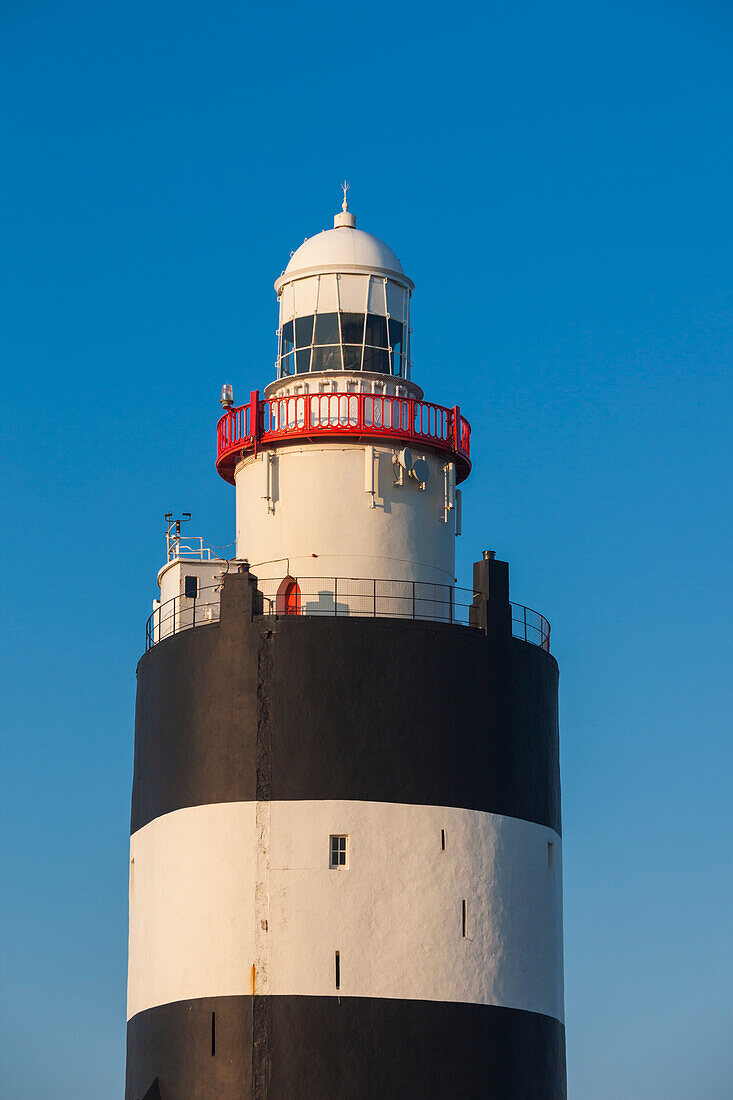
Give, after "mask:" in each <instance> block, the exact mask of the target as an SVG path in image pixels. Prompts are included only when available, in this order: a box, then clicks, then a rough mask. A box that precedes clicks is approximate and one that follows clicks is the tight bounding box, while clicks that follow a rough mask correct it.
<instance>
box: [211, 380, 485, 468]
mask: <svg viewBox="0 0 733 1100" xmlns="http://www.w3.org/2000/svg"><path fill="white" fill-rule="evenodd" d="M298 436H300V437H302V436H308V437H310V438H319V437H323V436H362V437H364V438H375V437H376V438H385V439H395V440H398V441H399V442H401V443H412V444H420V443H424V444H427V445H428V446H430V447H435V448H437V449H438V450H442V451H448V452H449V453H451V454H452V455H453V456H454V458H455V462H456V480H457V481H463V480H464V478H466V477H468V475H469V473H470V472H471V457H470V455H471V426H470V424H469V423H468V421H467V420H466V419H464V417H462V416H461V411H460V409H459V408H458V406H457V405H456V406H455V407H454V408H452V409H446V408H444V407H443V406H442V405H434V404H433V403H432V402H430V401H415V400H414V399H412V398H408V397H391V396H389V395H388V394H373V393H310V394H296V395H293V396H283V397H270V398H266V399H265V400H263V401H260V400H259V394H258V392H257V391H256V390H253V391H252V394H251V396H250V400H249V402H248V404H246V405H240V407H239V408H237V409H230V410H229V411H228V412H226V413H225V414H224V416H222V418H221V420H220V421H219V425H218V436H217V461H216V468H217V470H218V471H219V473H220V474H221V476H222V477H223V478H224V479H225V481H230V482H233V481H234V467H235V465H236V462H237V460H238V458H239V457H240V455H241V454H242V453H243V452H245V453H246V452H247V451H249V450H256V448H257V447H258V446H259V445H263V446H269V445H271V444H277V443H282V442H285V441H287V440H289V439H293V438H295V437H298Z"/></svg>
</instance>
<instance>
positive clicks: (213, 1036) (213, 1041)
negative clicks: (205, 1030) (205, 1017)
mask: <svg viewBox="0 0 733 1100" xmlns="http://www.w3.org/2000/svg"><path fill="white" fill-rule="evenodd" d="M215 1054H216V1013H215V1012H212V1013H211V1057H212V1058H213V1057H214V1055H215Z"/></svg>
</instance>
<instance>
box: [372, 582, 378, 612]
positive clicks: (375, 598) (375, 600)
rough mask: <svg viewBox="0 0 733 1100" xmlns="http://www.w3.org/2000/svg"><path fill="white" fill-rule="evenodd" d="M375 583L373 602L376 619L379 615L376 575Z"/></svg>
mask: <svg viewBox="0 0 733 1100" xmlns="http://www.w3.org/2000/svg"><path fill="white" fill-rule="evenodd" d="M373 584H374V599H373V602H372V609H373V613H374V614H373V618H375V619H376V617H377V578H376V577H374V578H373Z"/></svg>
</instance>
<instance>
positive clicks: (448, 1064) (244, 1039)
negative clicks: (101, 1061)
mask: <svg viewBox="0 0 733 1100" xmlns="http://www.w3.org/2000/svg"><path fill="white" fill-rule="evenodd" d="M212 1035H213V1037H214V1045H213V1047H212ZM212 1049H213V1053H212ZM156 1077H158V1079H159V1086H160V1095H161V1096H162V1097H165V1100H212V1098H213V1097H216V1098H217V1100H230V1098H231V1100H235V1097H236V1100H243V1098H244V1100H249V1098H252V1100H264V1098H265V1097H267V1098H268V1100H285V1098H290V1097H297V1098H298V1100H343V1098H344V1097H349V1100H373V1098H374V1097H379V1098H380V1100H390V1098H392V1097H394V1098H395V1100H397V1098H399V1100H411V1098H416V1100H417V1098H420V1100H422V1098H424V1097H428V1096H429V1097H431V1098H432V1100H449V1098H450V1100H455V1098H456V1097H462V1098H466V1100H474V1098H475V1100H478V1098H482V1100H529V1098H531V1100H564V1098H565V1096H566V1083H565V1029H564V1027H563V1025H562V1024H561V1023H560V1022H559V1021H558V1020H555V1019H553V1018H552V1017H550V1016H542V1015H540V1014H539V1013H534V1012H524V1011H521V1010H519V1009H512V1008H499V1007H497V1006H494V1005H472V1004H461V1003H454V1002H444V1001H402V1000H391V999H389V1000H383V999H377V998H371V997H341V998H338V997H216V998H203V999H201V1000H194V1001H176V1002H174V1003H173V1004H167V1005H160V1006H158V1007H157V1008H152V1009H149V1010H147V1011H146V1012H141V1013H139V1014H138V1015H137V1016H135V1017H133V1019H132V1020H130V1022H129V1024H128V1032H127V1086H126V1091H125V1098H126V1100H140V1098H141V1097H143V1096H144V1095H145V1092H146V1091H147V1089H148V1088H149V1087H150V1086H151V1084H152V1082H153V1081H154V1080H155V1078H156Z"/></svg>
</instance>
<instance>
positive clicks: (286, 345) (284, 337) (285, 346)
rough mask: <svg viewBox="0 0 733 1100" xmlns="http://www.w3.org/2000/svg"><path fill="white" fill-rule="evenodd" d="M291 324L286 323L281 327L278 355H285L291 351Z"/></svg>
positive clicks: (289, 322)
mask: <svg viewBox="0 0 733 1100" xmlns="http://www.w3.org/2000/svg"><path fill="white" fill-rule="evenodd" d="M293 347H294V344H293V322H292V321H287V322H286V323H285V324H284V325H283V327H282V334H281V343H280V353H281V355H287V354H288V352H291V351H292V350H293Z"/></svg>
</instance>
